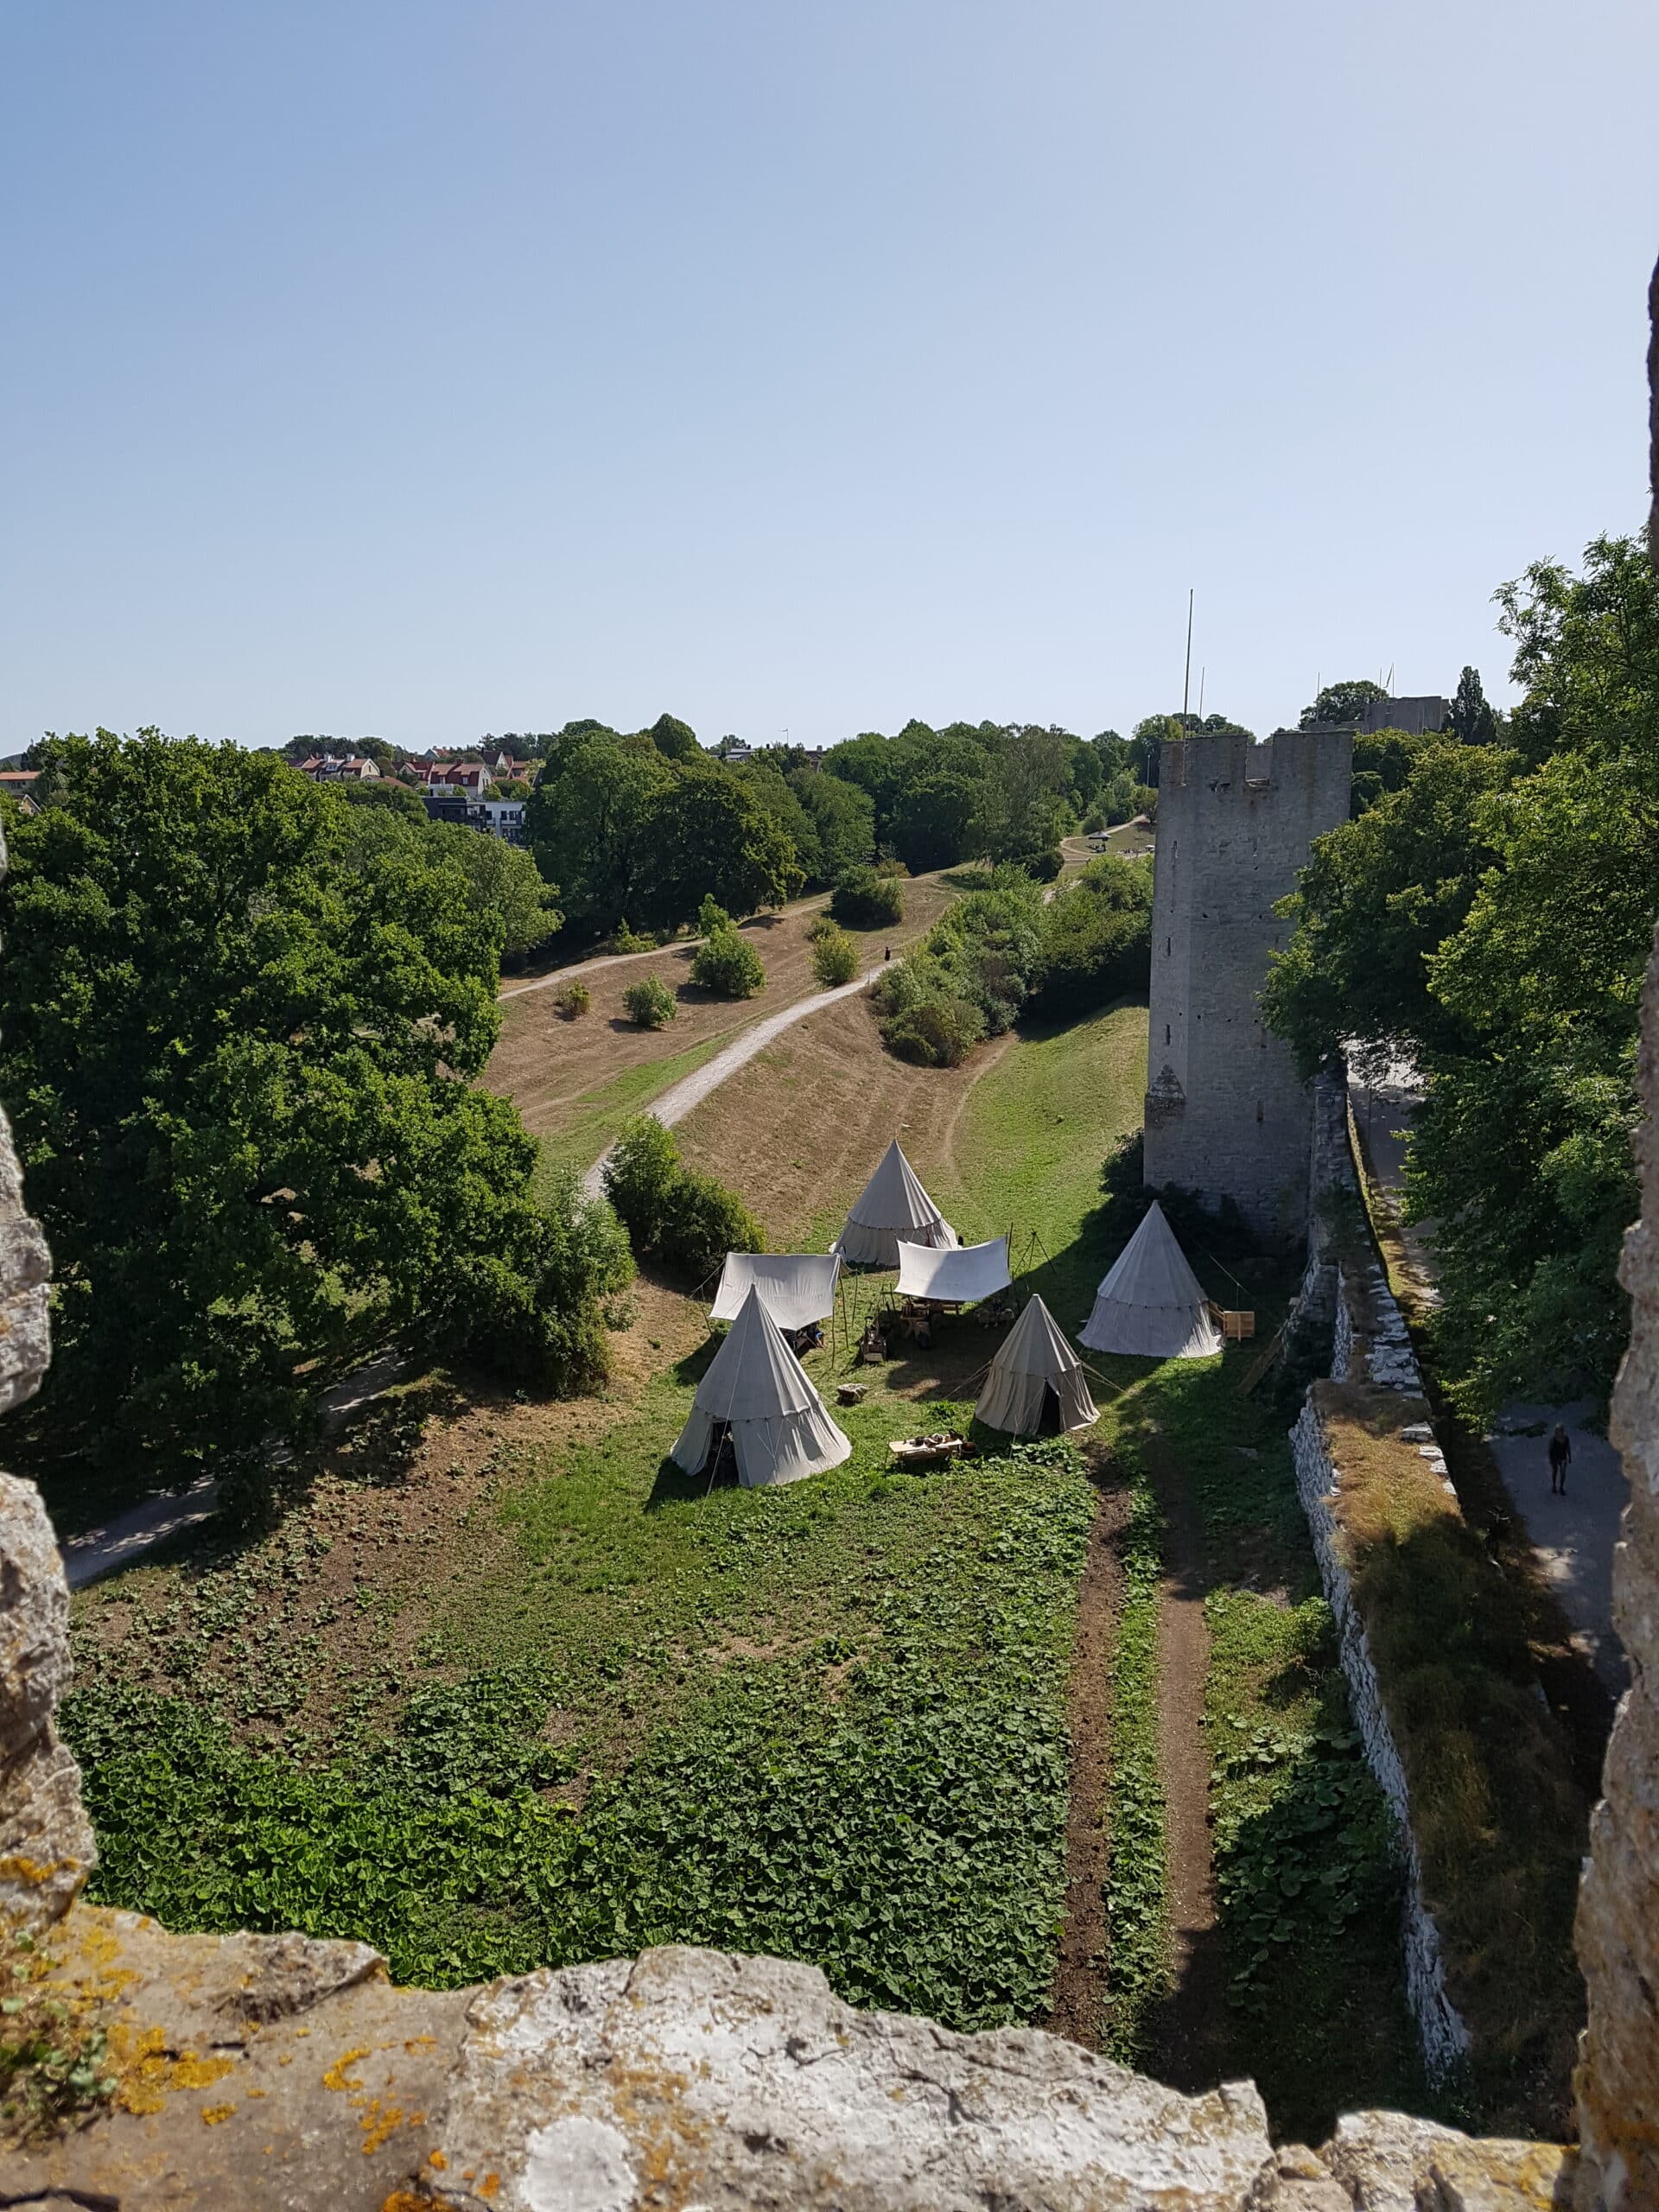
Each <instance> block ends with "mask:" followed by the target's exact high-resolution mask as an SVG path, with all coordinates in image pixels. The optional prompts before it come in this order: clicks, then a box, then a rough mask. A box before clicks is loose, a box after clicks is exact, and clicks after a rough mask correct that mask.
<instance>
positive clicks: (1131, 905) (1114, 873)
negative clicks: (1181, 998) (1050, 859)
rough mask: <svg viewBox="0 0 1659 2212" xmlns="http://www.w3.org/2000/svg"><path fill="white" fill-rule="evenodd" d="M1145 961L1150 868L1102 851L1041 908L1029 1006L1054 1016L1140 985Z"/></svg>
mask: <svg viewBox="0 0 1659 2212" xmlns="http://www.w3.org/2000/svg"><path fill="white" fill-rule="evenodd" d="M1151 964H1152V871H1151V870H1150V869H1149V868H1147V867H1146V866H1145V864H1144V863H1141V864H1137V863H1136V862H1135V861H1126V860H1122V859H1120V858H1119V857H1118V855H1116V854H1115V853H1103V854H1102V855H1100V857H1099V858H1098V859H1097V860H1092V861H1090V862H1089V864H1088V866H1087V867H1086V868H1084V870H1083V871H1082V873H1081V874H1079V876H1078V877H1077V881H1076V882H1075V883H1071V884H1068V885H1067V886H1066V887H1065V890H1064V891H1062V892H1060V893H1058V896H1057V897H1055V898H1054V899H1051V900H1050V902H1049V904H1048V905H1047V906H1046V907H1045V908H1044V910H1043V935H1042V947H1041V952H1040V955H1039V960H1038V964H1037V967H1036V969H1035V972H1034V974H1033V977H1032V1004H1033V1007H1035V1008H1036V1009H1037V1010H1038V1011H1039V1012H1040V1013H1042V1014H1047V1015H1050V1016H1057V1017H1061V1018H1065V1017H1069V1016H1071V1015H1075V1014H1089V1013H1092V1012H1093V1011H1094V1009H1095V1008H1096V1007H1103V1006H1109V1005H1110V1003H1111V1001H1113V1000H1114V999H1117V998H1122V997H1124V996H1126V995H1128V994H1129V993H1131V992H1136V991H1144V990H1145V989H1146V988H1147V981H1148V978H1149V976H1150V972H1151Z"/></svg>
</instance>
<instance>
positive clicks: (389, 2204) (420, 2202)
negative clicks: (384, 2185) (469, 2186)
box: [380, 2189, 455, 2212]
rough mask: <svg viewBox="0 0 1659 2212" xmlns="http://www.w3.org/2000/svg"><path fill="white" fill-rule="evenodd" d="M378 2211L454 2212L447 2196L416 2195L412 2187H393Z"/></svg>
mask: <svg viewBox="0 0 1659 2212" xmlns="http://www.w3.org/2000/svg"><path fill="white" fill-rule="evenodd" d="M380 2212H455V2207H454V2204H452V2203H451V2202H450V2201H449V2199H448V2197H447V2196H416V2193H415V2191H414V2190H412V2189H394V2190H392V2192H391V2196H388V2197H387V2198H386V2199H385V2202H383V2203H382V2205H381V2207H380Z"/></svg>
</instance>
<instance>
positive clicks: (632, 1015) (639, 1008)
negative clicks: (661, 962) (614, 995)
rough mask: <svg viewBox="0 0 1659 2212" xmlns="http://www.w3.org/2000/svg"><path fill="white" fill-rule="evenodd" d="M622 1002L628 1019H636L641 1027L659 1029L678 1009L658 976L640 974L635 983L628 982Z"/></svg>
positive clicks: (671, 1018)
mask: <svg viewBox="0 0 1659 2212" xmlns="http://www.w3.org/2000/svg"><path fill="white" fill-rule="evenodd" d="M622 1003H623V1005H624V1006H625V1007H626V1008H627V1011H628V1018H629V1020H631V1021H637V1022H638V1023H639V1027H640V1028H641V1029H660V1028H662V1027H663V1026H664V1023H665V1022H670V1021H672V1020H673V1019H674V1017H675V1016H676V1014H678V1012H679V1010H680V1009H679V1007H677V1005H676V1004H675V1003H674V994H673V992H672V991H671V990H670V989H669V988H668V985H667V984H666V983H665V982H664V981H663V979H662V977H661V976H641V977H640V979H639V982H637V983H630V984H629V985H628V988H627V989H626V991H624V992H623V994H622Z"/></svg>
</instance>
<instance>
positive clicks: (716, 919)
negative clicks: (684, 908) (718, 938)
mask: <svg viewBox="0 0 1659 2212" xmlns="http://www.w3.org/2000/svg"><path fill="white" fill-rule="evenodd" d="M731 926H732V918H731V916H730V915H729V914H728V912H727V911H726V909H725V908H724V907H723V906H721V903H720V901H719V899H716V898H715V896H714V894H713V893H712V892H707V891H705V892H704V893H703V894H702V905H701V906H699V907H698V908H697V935H698V936H699V937H713V936H714V935H715V932H716V931H720V930H728V929H730V927H731Z"/></svg>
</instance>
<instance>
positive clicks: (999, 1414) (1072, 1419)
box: [974, 1296, 1100, 1436]
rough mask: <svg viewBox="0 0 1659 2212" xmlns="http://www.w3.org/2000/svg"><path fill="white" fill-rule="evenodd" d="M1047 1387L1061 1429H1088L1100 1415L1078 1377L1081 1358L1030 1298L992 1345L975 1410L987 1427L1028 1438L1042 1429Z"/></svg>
mask: <svg viewBox="0 0 1659 2212" xmlns="http://www.w3.org/2000/svg"><path fill="white" fill-rule="evenodd" d="M1051 1390H1052V1392H1053V1394H1054V1396H1055V1398H1056V1399H1057V1401H1058V1405H1059V1416H1060V1427H1062V1428H1087V1427H1088V1426H1089V1425H1090V1422H1091V1421H1097V1420H1098V1419H1099V1418H1100V1416H1099V1414H1098V1412H1097V1411H1096V1407H1095V1402H1094V1400H1093V1399H1092V1398H1091V1397H1090V1395H1089V1385H1088V1384H1087V1383H1085V1382H1084V1379H1083V1362H1082V1361H1081V1360H1080V1359H1079V1358H1078V1357H1077V1354H1076V1352H1074V1351H1072V1349H1071V1345H1070V1344H1067V1342H1066V1341H1065V1338H1064V1337H1063V1336H1062V1335H1061V1334H1060V1332H1059V1330H1058V1328H1057V1327H1056V1326H1055V1322H1054V1316H1053V1315H1052V1313H1050V1312H1049V1310H1048V1308H1047V1306H1045V1305H1044V1303H1043V1301H1042V1300H1041V1299H1040V1298H1038V1297H1036V1296H1033V1299H1032V1300H1031V1303H1030V1304H1029V1305H1028V1306H1027V1308H1026V1310H1025V1312H1024V1313H1022V1314H1021V1315H1020V1319H1018V1320H1017V1321H1016V1322H1015V1323H1014V1326H1013V1327H1012V1328H1011V1329H1010V1330H1009V1331H1008V1333H1007V1336H1006V1337H1004V1338H1003V1339H1002V1341H1001V1344H999V1345H998V1346H997V1350H996V1357H995V1359H994V1360H992V1362H991V1364H990V1368H989V1370H988V1372H987V1374H986V1376H985V1387H984V1389H982V1391H981V1392H980V1394H979V1403H978V1405H976V1407H975V1408H974V1411H975V1412H976V1414H978V1416H979V1418H980V1420H981V1421H983V1422H984V1423H985V1424H986V1426H987V1427H990V1428H1006V1429H1009V1430H1011V1431H1012V1432H1013V1433H1014V1435H1016V1436H1032V1435H1034V1434H1035V1433H1036V1432H1037V1430H1038V1429H1039V1428H1040V1427H1042V1421H1043V1410H1044V1408H1045V1407H1046V1405H1047V1403H1048V1395H1049V1392H1050V1391H1051Z"/></svg>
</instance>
